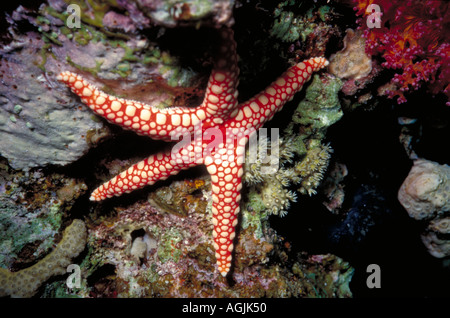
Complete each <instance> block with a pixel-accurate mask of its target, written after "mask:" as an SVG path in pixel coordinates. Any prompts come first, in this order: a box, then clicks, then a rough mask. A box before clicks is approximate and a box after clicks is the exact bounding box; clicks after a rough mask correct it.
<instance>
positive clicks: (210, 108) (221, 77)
mask: <svg viewBox="0 0 450 318" xmlns="http://www.w3.org/2000/svg"><path fill="white" fill-rule="evenodd" d="M220 37H221V45H220V48H219V52H218V54H217V58H216V60H215V63H214V68H213V70H212V71H211V75H210V77H209V81H208V85H207V87H206V93H205V98H204V100H203V102H202V104H201V106H200V109H203V110H204V111H205V112H206V113H207V114H208V115H207V119H206V121H205V122H204V126H205V127H207V126H214V125H216V124H221V123H222V122H224V121H225V120H226V119H228V117H229V114H230V112H232V111H234V110H235V109H236V108H237V106H238V102H237V96H238V91H237V86H238V82H239V80H238V76H239V68H238V57H237V53H236V42H235V41H234V33H233V30H232V29H231V28H222V29H221V30H220Z"/></svg>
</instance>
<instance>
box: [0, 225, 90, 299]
mask: <svg viewBox="0 0 450 318" xmlns="http://www.w3.org/2000/svg"><path fill="white" fill-rule="evenodd" d="M86 236H87V234H86V226H85V224H84V222H83V221H81V220H74V221H73V222H72V224H71V225H69V226H68V227H67V228H66V230H65V231H64V235H63V239H62V240H61V242H60V243H59V244H58V246H57V247H56V248H55V249H54V250H53V252H51V253H50V254H49V255H47V256H46V257H45V258H44V259H42V260H41V261H39V262H38V263H36V264H35V265H33V266H31V267H28V268H25V269H23V270H20V271H18V272H10V271H9V270H7V269H4V268H0V297H4V296H11V297H18V298H20V297H31V296H33V295H34V294H35V293H36V292H37V289H38V288H39V287H40V286H41V285H42V284H43V283H44V282H45V281H47V280H48V279H49V278H50V277H52V276H54V275H62V274H64V273H66V267H67V266H68V265H69V264H70V263H71V260H72V258H74V257H76V256H78V254H80V253H81V252H82V251H83V250H84V247H85V245H86Z"/></svg>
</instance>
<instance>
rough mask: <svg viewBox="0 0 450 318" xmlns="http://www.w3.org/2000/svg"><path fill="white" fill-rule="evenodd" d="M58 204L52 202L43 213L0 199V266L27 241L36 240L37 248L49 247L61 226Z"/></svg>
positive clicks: (12, 256)
mask: <svg viewBox="0 0 450 318" xmlns="http://www.w3.org/2000/svg"><path fill="white" fill-rule="evenodd" d="M59 207H60V205H59V204H57V203H55V204H53V205H52V206H50V211H49V212H48V213H47V214H46V215H45V216H43V215H41V213H40V212H39V211H36V212H34V213H30V212H28V211H27V209H25V208H24V207H21V206H17V205H16V204H14V203H12V202H10V201H9V200H0V210H1V211H2V213H0V233H2V235H1V237H0V249H1V253H0V265H3V266H8V265H10V263H11V260H12V259H14V258H16V257H17V256H18V254H19V252H20V251H21V250H22V249H23V248H24V247H25V246H26V245H27V244H30V243H34V242H40V244H39V249H38V250H39V251H46V250H47V249H48V248H50V247H51V246H52V244H53V240H54V235H55V234H56V233H57V231H58V230H59V228H60V226H61V213H60V209H59ZM37 216H40V217H37Z"/></svg>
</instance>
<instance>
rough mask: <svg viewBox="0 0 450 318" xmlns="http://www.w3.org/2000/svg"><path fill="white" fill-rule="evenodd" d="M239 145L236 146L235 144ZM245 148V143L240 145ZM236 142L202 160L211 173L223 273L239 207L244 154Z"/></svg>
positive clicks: (218, 259) (227, 267) (216, 241)
mask: <svg viewBox="0 0 450 318" xmlns="http://www.w3.org/2000/svg"><path fill="white" fill-rule="evenodd" d="M238 147H239V146H238ZM240 148H242V149H243V150H245V145H244V146H240ZM243 152H244V151H237V148H236V147H235V143H234V142H233V143H229V144H228V145H227V146H226V148H225V147H223V148H220V149H219V150H218V151H216V152H215V153H213V154H212V155H210V156H206V157H205V160H204V164H205V165H206V169H207V170H208V173H209V174H210V175H211V187H212V218H213V225H214V230H213V238H214V248H215V251H216V262H217V266H218V269H219V272H220V273H221V274H222V275H223V276H226V275H227V273H228V271H229V270H230V268H231V260H232V252H233V248H234V245H233V240H234V237H235V228H236V225H237V223H238V214H239V211H240V207H239V203H240V200H241V194H240V193H241V189H242V181H241V177H242V174H243V173H244V170H243V163H242V162H243V158H242V155H239V153H243Z"/></svg>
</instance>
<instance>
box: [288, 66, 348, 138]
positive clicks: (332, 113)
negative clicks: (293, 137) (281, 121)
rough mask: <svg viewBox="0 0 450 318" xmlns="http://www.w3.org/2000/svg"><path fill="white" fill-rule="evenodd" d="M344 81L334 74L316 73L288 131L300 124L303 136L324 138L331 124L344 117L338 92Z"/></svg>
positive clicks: (290, 131)
mask: <svg viewBox="0 0 450 318" xmlns="http://www.w3.org/2000/svg"><path fill="white" fill-rule="evenodd" d="M341 88H342V81H341V80H340V79H339V78H337V77H334V76H332V75H327V74H325V75H317V74H316V75H314V77H313V81H312V83H311V85H310V86H309V87H308V88H307V90H306V96H305V99H304V100H302V101H301V102H300V103H299V105H298V107H297V109H296V110H295V112H294V114H293V116H292V122H291V123H290V124H289V125H288V127H287V129H286V132H288V133H293V131H294V126H295V125H296V124H300V125H301V126H302V127H303V128H304V129H303V136H304V137H309V136H315V138H318V139H323V138H324V136H325V133H326V130H327V128H328V127H329V126H331V125H333V124H334V123H336V122H337V121H338V120H339V119H341V118H342V116H343V112H342V109H341V104H340V102H339V97H338V93H339V91H340V90H341Z"/></svg>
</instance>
